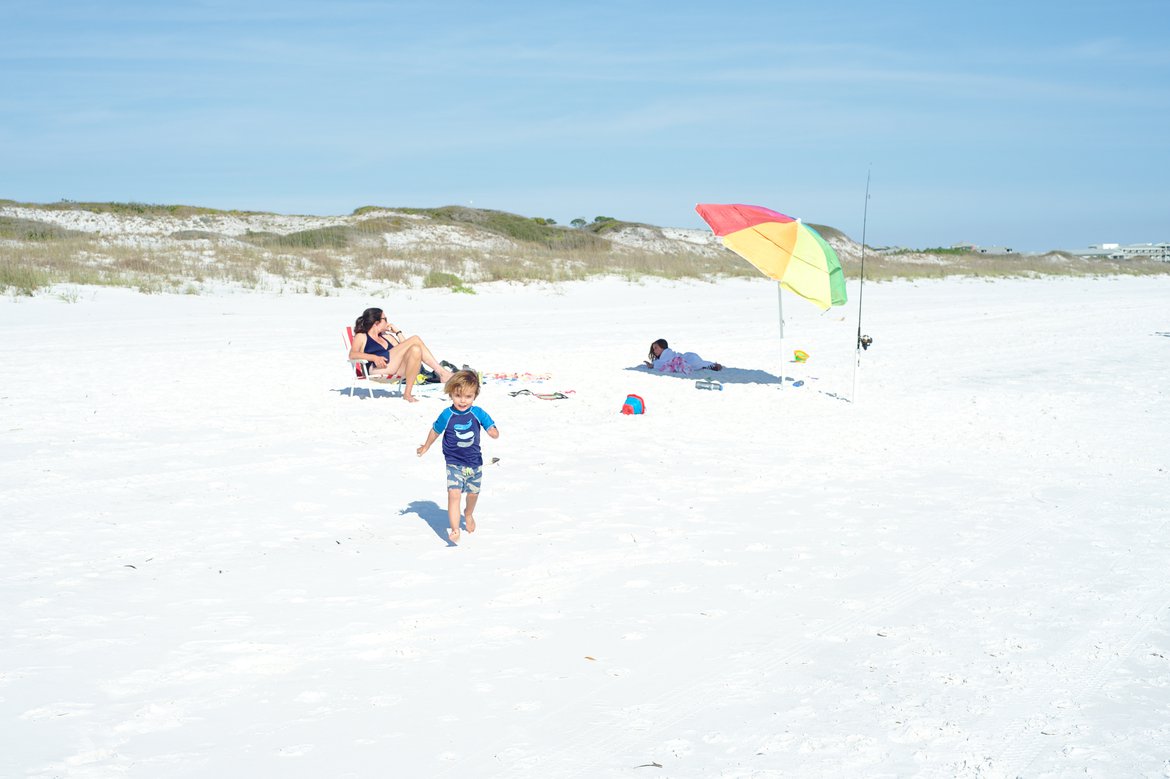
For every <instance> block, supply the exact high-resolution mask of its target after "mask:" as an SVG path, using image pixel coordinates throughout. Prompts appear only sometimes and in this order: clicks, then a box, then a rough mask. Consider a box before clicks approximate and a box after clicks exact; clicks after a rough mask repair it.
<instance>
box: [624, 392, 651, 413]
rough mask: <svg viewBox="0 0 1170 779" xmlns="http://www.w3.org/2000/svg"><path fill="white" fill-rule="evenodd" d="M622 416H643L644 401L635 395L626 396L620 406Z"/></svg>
mask: <svg viewBox="0 0 1170 779" xmlns="http://www.w3.org/2000/svg"><path fill="white" fill-rule="evenodd" d="M622 413H623V414H645V413H646V401H644V400H642V398H640V397H638V396H637V395H626V402H625V403H623V404H622Z"/></svg>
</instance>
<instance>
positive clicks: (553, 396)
mask: <svg viewBox="0 0 1170 779" xmlns="http://www.w3.org/2000/svg"><path fill="white" fill-rule="evenodd" d="M536 397H538V398H540V399H541V400H568V399H569V396H568V395H566V394H565V393H563V392H541V393H539V394H538V395H537V396H536Z"/></svg>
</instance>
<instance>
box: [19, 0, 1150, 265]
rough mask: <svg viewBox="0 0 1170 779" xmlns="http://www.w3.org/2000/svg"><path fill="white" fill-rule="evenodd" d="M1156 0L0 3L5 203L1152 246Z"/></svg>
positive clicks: (903, 240) (882, 241)
mask: <svg viewBox="0 0 1170 779" xmlns="http://www.w3.org/2000/svg"><path fill="white" fill-rule="evenodd" d="M1168 35H1170V2H1166V1H1165V0H1149V1H1148V2H1127V1H1126V0H1121V1H1120V2H1115V3H1112V4H1104V3H1098V2H1093V3H1087V2H1078V1H1077V0H1068V1H1067V2H1047V0H1042V1H1040V2H1028V0H1017V1H1016V2H1011V3H1007V2H998V1H997V0H990V1H987V2H978V3H962V4H958V3H946V2H937V1H934V2H882V3H873V2H836V3H828V4H819V3H811V2H804V3H789V2H783V1H781V0H770V2H755V1H754V0H746V1H741V2H738V3H711V2H669V3H667V2H639V0H622V2H610V1H609V0H600V1H598V2H590V3H580V4H577V3H564V4H558V3H549V2H509V0H499V1H497V2H490V3H489V2H460V1H459V0H447V1H446V2H430V1H429V0H428V2H348V1H347V0H339V1H338V2H302V1H300V0H282V1H281V2H265V1H252V0H238V1H237V2H220V1H219V0H203V1H200V0H192V1H189V2H186V3H183V4H168V3H158V2H154V0H150V1H149V2H146V1H141V2H128V1H125V0H95V1H94V2H79V1H77V0H58V1H55V2H52V3H31V2H20V3H17V2H13V1H12V0H0V197H3V198H11V199H14V200H20V201H30V202H52V201H56V200H60V199H62V198H66V199H70V200H119V201H137V202H147V203H184V204H191V205H202V206H211V207H215V208H240V209H250V210H263V211H277V212H282V213H301V214H344V213H349V212H351V211H352V210H353V209H354V208H357V207H358V206H363V205H385V206H417V207H423V206H437V205H447V204H464V205H468V204H470V205H474V206H476V207H482V208H495V209H501V210H505V211H512V212H515V213H520V214H525V215H527V216H543V217H551V218H554V219H556V220H557V221H558V222H560V223H562V224H564V223H567V222H568V221H569V220H571V219H573V218H574V217H583V218H585V219H590V220H591V219H592V218H593V217H594V216H598V215H605V216H614V217H617V218H620V219H628V220H632V221H643V222H649V223H652V224H658V225H665V226H679V227H701V226H702V223H701V222H700V220H699V219H698V217H697V216H696V215H695V214H694V211H693V207H694V204H695V203H696V202H741V203H758V204H761V205H766V206H768V207H771V208H774V209H776V210H779V211H783V212H785V213H789V214H791V215H793V216H799V217H802V218H804V219H805V220H807V221H811V222H817V223H822V224H828V225H832V226H834V227H837V228H839V229H841V230H843V231H844V232H846V233H848V234H850V235H851V236H853V237H854V238H860V237H861V230H862V215H863V209H864V206H865V198H864V192H865V183H866V175H867V173H868V172H870V171H872V184H871V198H870V201H869V219H868V229H867V235H868V239H869V242H870V243H871V244H876V245H903V246H915V247H926V246H938V245H950V244H952V243H956V242H960V241H970V242H975V243H978V244H981V245H986V246H991V245H1006V246H1011V247H1013V248H1016V249H1019V250H1041V249H1048V248H1057V247H1060V248H1075V247H1079V246H1085V245H1088V244H1091V243H1099V242H1102V241H1118V242H1121V243H1133V242H1147V241H1149V242H1162V241H1170V191H1168V183H1170V45H1167V42H1166V41H1167V37H1168Z"/></svg>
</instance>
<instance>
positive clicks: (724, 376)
mask: <svg viewBox="0 0 1170 779" xmlns="http://www.w3.org/2000/svg"><path fill="white" fill-rule="evenodd" d="M626 370H627V371H635V372H637V373H646V374H649V375H651V376H661V377H662V378H664V379H682V380H683V381H698V380H699V379H714V380H716V381H718V382H720V383H722V384H779V383H780V377H779V376H777V375H776V374H774V373H768V372H767V371H760V370H755V369H752V368H728V367H724V368H723V370H721V371H713V370H710V369H708V368H704V369H703V370H700V371H694V372H692V373H667V372H665V371H656V370H652V369H651V368H647V367H646V366H644V365H634V366H632V367H630V368H626ZM784 379H785V381H788V382H791V381H792V380H793V378H792V377H791V376H785V377H784Z"/></svg>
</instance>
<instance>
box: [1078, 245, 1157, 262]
mask: <svg viewBox="0 0 1170 779" xmlns="http://www.w3.org/2000/svg"><path fill="white" fill-rule="evenodd" d="M1069 254H1072V255H1074V256H1076V257H1104V258H1106V259H1109V260H1154V261H1155V262H1170V243H1131V244H1126V245H1125V246H1122V245H1121V244H1119V243H1100V244H1094V245H1092V246H1090V247H1089V248H1087V249H1073V250H1072V251H1070V252H1069Z"/></svg>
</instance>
